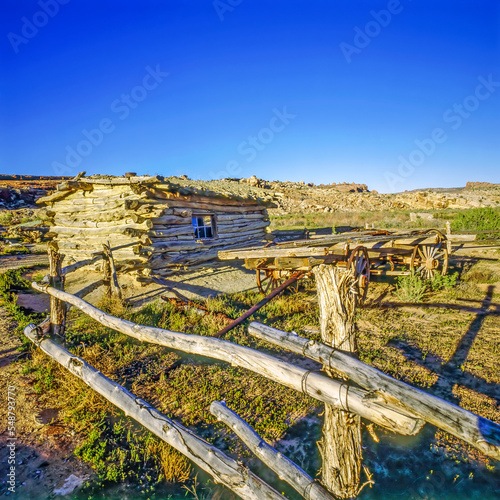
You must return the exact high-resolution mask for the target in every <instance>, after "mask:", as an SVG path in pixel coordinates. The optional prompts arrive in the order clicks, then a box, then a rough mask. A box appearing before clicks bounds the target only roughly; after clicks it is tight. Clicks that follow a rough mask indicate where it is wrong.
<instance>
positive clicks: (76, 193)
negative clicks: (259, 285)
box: [37, 174, 275, 278]
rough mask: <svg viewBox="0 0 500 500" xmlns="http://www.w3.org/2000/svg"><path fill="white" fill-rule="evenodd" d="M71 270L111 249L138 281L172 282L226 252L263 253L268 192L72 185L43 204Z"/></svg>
mask: <svg viewBox="0 0 500 500" xmlns="http://www.w3.org/2000/svg"><path fill="white" fill-rule="evenodd" d="M37 203H38V204H41V205H45V206H46V217H47V220H48V224H49V225H50V233H49V236H52V237H53V238H54V239H55V240H56V241H57V243H58V245H59V248H60V251H61V252H62V253H64V254H65V256H66V261H65V264H71V263H72V262H78V261H81V260H84V259H91V258H92V257H93V256H94V255H95V254H96V253H98V252H101V251H102V244H103V243H107V242H108V241H109V242H110V244H111V246H112V247H114V248H115V249H116V247H119V248H117V249H116V250H114V251H113V256H114V258H115V260H116V264H117V267H119V268H120V269H121V270H122V271H129V272H131V273H133V274H134V275H135V276H136V277H137V278H145V277H149V276H150V275H151V274H153V275H157V276H160V277H161V276H167V275H169V274H171V273H172V272H173V271H175V270H176V269H179V268H185V267H186V266H196V265H199V264H202V263H205V262H208V261H210V260H214V259H216V258H217V252H218V251H219V250H225V249H232V248H238V247H248V246H252V245H261V244H262V242H263V241H264V240H266V236H267V226H268V225H269V218H268V214H267V210H266V208H268V207H273V206H275V205H274V203H273V200H272V197H271V196H269V194H268V191H265V190H264V189H260V188H255V187H249V186H247V185H241V184H239V183H238V182H236V181H229V180H223V181H191V180H187V179H184V178H180V177H161V176H134V175H129V176H126V177H114V176H99V175H94V176H90V177H83V175H81V174H79V175H78V176H77V177H76V178H75V179H74V180H71V181H65V182H63V183H61V184H59V185H58V186H57V190H56V191H55V192H54V193H52V194H50V195H48V196H45V197H43V198H40V199H39V200H38V201H37Z"/></svg>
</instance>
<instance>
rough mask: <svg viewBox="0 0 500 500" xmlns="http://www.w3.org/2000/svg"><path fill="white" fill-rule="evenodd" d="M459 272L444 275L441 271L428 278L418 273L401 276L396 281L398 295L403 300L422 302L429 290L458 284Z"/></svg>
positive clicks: (434, 290) (435, 290)
mask: <svg viewBox="0 0 500 500" xmlns="http://www.w3.org/2000/svg"><path fill="white" fill-rule="evenodd" d="M457 280H458V273H453V274H447V275H443V274H441V273H440V272H437V273H436V274H434V276H433V277H432V278H430V279H428V280H426V279H423V278H421V277H420V276H419V275H418V274H414V273H412V274H408V275H404V276H399V277H398V279H397V281H396V297H398V298H399V299H400V300H402V301H403V302H411V303H418V302H421V301H422V299H423V298H424V296H425V294H426V293H428V292H438V291H439V290H443V289H447V288H453V287H454V286H455V285H456V284H457Z"/></svg>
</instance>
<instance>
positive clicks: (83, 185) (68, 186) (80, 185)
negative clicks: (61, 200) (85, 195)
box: [57, 181, 94, 191]
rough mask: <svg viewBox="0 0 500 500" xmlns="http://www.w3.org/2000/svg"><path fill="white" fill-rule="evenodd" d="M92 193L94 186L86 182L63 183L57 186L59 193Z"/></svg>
mask: <svg viewBox="0 0 500 500" xmlns="http://www.w3.org/2000/svg"><path fill="white" fill-rule="evenodd" d="M79 189H81V190H82V191H92V190H93V189H94V186H92V184H89V183H88V182H85V181H63V182H61V183H60V184H58V185H57V190H58V191H77V190H79Z"/></svg>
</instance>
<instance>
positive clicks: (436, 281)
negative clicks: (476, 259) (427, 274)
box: [428, 272, 458, 292]
mask: <svg viewBox="0 0 500 500" xmlns="http://www.w3.org/2000/svg"><path fill="white" fill-rule="evenodd" d="M457 281H458V273H453V274H444V275H443V274H441V273H439V272H437V273H436V274H435V275H434V276H433V277H432V278H431V279H430V280H429V283H428V284H429V288H430V289H431V291H433V292H438V291H439V290H443V289H446V288H453V287H454V286H455V285H456V284H457Z"/></svg>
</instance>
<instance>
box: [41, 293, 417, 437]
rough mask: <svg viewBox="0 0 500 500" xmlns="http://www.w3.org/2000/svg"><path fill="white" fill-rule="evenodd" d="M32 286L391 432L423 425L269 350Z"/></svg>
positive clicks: (122, 328)
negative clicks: (146, 321)
mask: <svg viewBox="0 0 500 500" xmlns="http://www.w3.org/2000/svg"><path fill="white" fill-rule="evenodd" d="M32 287H33V288H34V289H35V290H38V291H40V292H44V293H48V294H49V295H51V296H54V297H56V298H58V299H61V300H64V301H65V302H68V303H70V304H72V305H74V306H75V307H77V308H78V309H80V310H81V311H83V312H84V313H86V314H88V315H89V316H90V317H91V318H93V319H95V320H96V321H98V322H100V323H101V324H103V325H104V326H108V327H110V328H112V329H113V330H116V331H119V332H121V333H124V334H125V335H129V336H131V337H134V338H136V339H138V340H141V341H143V342H150V343H154V344H159V345H163V346H166V347H169V348H171V349H177V350H180V351H184V352H189V353H191V354H199V355H201V356H207V357H210V358H215V359H220V360H222V361H227V362H228V363H231V364H233V365H236V366H241V367H242V368H246V369H248V370H250V371H253V372H255V373H257V374H259V375H261V376H264V377H266V378H269V379H270V380H274V381H276V382H278V383H280V384H283V385H285V386H287V387H290V388H292V389H295V390H297V391H299V392H303V393H305V394H308V395H309V396H311V397H313V398H315V399H317V400H319V401H323V402H326V403H328V404H331V405H333V406H335V407H338V408H345V405H346V404H347V405H348V406H349V408H351V410H352V411H354V412H356V413H358V414H359V415H362V416H363V417H365V418H367V419H368V420H371V421H373V422H375V423H377V424H379V425H381V426H383V427H387V428H388V429H391V430H394V431H395V432H399V433H401V434H415V433H417V432H418V431H419V430H420V429H421V427H422V425H423V422H422V420H421V419H419V418H415V417H414V416H413V415H412V414H411V413H410V412H408V411H402V410H400V409H397V408H393V407H392V406H391V405H390V404H389V403H386V402H383V404H380V403H378V402H377V403H373V402H371V401H370V400H369V398H366V399H365V397H366V395H367V394H368V393H367V392H366V391H363V390H361V389H358V388H354V387H348V385H347V384H341V383H339V382H337V381H336V380H333V379H331V378H329V377H327V376H326V375H324V374H322V373H319V372H311V371H308V370H305V369H304V368H300V367H298V366H294V365H293V364H291V363H287V362H285V361H282V360H280V359H277V358H275V357H273V356H270V355H269V354H264V353H261V352H259V351H255V350H253V349H250V348H248V347H244V346H240V345H237V344H233V343H232V342H228V341H225V340H221V339H216V338H210V337H203V336H198V335H191V334H185V333H179V332H172V331H169V330H163V329H162V328H155V327H150V326H143V325H137V324H135V323H132V322H131V321H127V320H124V319H120V318H116V317H114V316H111V315H110V314H107V313H105V312H104V311H101V310H100V309H97V308H96V307H94V306H93V305H91V304H89V303H88V302H85V301H84V300H82V299H79V298H77V297H74V296H73V295H71V294H69V293H65V292H61V291H60V290H56V289H55V288H52V287H41V286H39V285H38V284H37V283H32Z"/></svg>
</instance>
